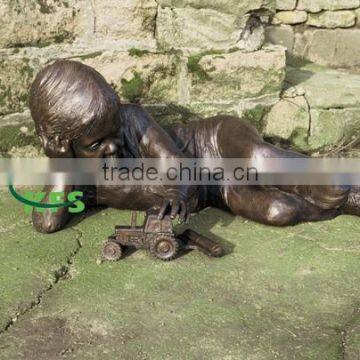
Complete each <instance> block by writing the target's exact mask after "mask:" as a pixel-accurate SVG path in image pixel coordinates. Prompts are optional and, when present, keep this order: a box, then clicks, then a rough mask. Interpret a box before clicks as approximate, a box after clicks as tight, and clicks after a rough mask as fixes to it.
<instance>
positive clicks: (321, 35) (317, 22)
mask: <svg viewBox="0 0 360 360" xmlns="http://www.w3.org/2000/svg"><path fill="white" fill-rule="evenodd" d="M276 8H277V10H276V14H275V15H274V16H273V17H272V21H271V26H269V27H268V28H267V34H266V36H267V40H268V41H269V42H271V43H275V44H281V45H283V46H286V47H287V49H288V52H289V54H292V55H294V56H296V57H300V58H304V59H307V60H310V61H312V62H315V63H317V64H321V65H326V66H331V67H338V68H339V67H340V68H355V70H358V69H360V0H277V3H276Z"/></svg>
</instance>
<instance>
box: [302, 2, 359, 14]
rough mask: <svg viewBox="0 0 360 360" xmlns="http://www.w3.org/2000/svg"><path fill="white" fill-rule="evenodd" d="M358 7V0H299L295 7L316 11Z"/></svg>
mask: <svg viewBox="0 0 360 360" xmlns="http://www.w3.org/2000/svg"><path fill="white" fill-rule="evenodd" d="M358 7H360V0H299V2H298V5H297V8H298V9H299V10H306V11H309V12H313V13H317V12H320V11H321V10H346V9H356V8H358Z"/></svg>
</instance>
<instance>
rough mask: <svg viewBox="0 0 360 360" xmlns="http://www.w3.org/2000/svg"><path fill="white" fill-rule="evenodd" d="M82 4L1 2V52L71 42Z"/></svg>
mask: <svg viewBox="0 0 360 360" xmlns="http://www.w3.org/2000/svg"><path fill="white" fill-rule="evenodd" d="M84 4H85V2H84V1H83V0H80V1H75V0H67V1H65V0H64V1H58V0H48V1H37V0H18V1H13V0H1V1H0V48H7V47H16V46H29V45H34V46H39V45H41V46H43V45H46V44H48V43H51V42H55V43H60V42H63V41H71V40H73V39H74V37H75V35H76V19H77V17H78V15H79V12H80V11H81V9H83V5H84Z"/></svg>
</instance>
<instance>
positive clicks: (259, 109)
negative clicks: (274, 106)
mask: <svg viewBox="0 0 360 360" xmlns="http://www.w3.org/2000/svg"><path fill="white" fill-rule="evenodd" d="M268 111H269V107H267V106H264V105H257V106H255V107H254V108H253V109H249V110H246V111H245V113H244V116H243V117H244V119H246V120H247V121H249V122H250V123H251V124H252V125H254V126H255V127H256V128H257V129H258V130H259V131H261V130H262V126H263V123H262V119H263V118H264V116H265V115H266V113H267V112H268Z"/></svg>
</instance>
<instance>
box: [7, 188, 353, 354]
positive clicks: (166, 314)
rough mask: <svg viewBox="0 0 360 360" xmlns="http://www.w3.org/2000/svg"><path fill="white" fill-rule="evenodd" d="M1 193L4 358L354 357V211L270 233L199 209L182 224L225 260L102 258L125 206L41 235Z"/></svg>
mask: <svg viewBox="0 0 360 360" xmlns="http://www.w3.org/2000/svg"><path fill="white" fill-rule="evenodd" d="M0 196H1V203H0V214H1V216H0V239H1V240H0V259H1V266H2V268H1V272H0V359H1V360H8V359H29V360H32V359H100V358H101V359H115V358H116V359H327V360H328V359H359V358H360V312H359V308H360V300H359V298H360V297H359V295H360V287H359V284H360V262H359V256H360V239H359V230H360V221H359V219H358V218H356V217H351V216H342V217H339V218H337V219H335V220H333V221H329V222H322V223H316V224H302V225H299V226H295V227H290V228H283V229H277V228H272V227H266V226H263V225H259V224H255V223H252V222H248V221H245V220H244V219H242V218H239V217H233V216H231V215H229V214H227V213H224V212H222V211H219V210H216V209H206V210H205V211H203V212H202V213H200V214H199V215H197V216H195V217H194V218H193V220H192V221H191V224H190V227H192V228H194V229H196V230H197V231H199V232H201V233H204V234H207V235H209V236H211V237H212V238H215V239H217V240H219V241H220V242H221V243H222V244H223V245H224V246H225V247H226V252H227V254H226V255H225V256H224V257H222V258H220V259H211V258H207V257H206V256H205V255H203V254H201V253H198V252H195V251H194V252H190V253H186V254H183V256H181V257H180V258H178V259H176V260H175V261H173V262H170V263H163V262H160V261H157V260H154V259H153V258H152V257H151V256H150V254H148V253H147V252H145V251H136V252H132V253H127V256H126V257H125V258H124V259H123V260H121V261H119V262H117V263H101V264H100V263H99V262H98V261H97V260H98V259H99V254H100V249H101V244H102V242H103V241H104V239H105V238H106V237H107V236H108V235H109V234H110V233H112V231H113V227H114V225H115V224H120V223H129V220H130V218H129V213H128V212H124V211H117V210H110V209H106V210H102V211H99V212H96V213H93V214H91V216H88V217H87V218H85V219H83V220H82V221H80V222H74V223H73V224H72V226H70V227H69V228H68V229H66V230H64V231H61V232H59V233H56V234H53V235H41V234H37V233H35V232H34V231H33V229H32V227H31V223H30V221H29V217H28V216H26V215H24V213H23V211H22V209H21V204H18V203H16V202H15V201H13V200H12V199H10V198H9V196H8V195H7V193H6V192H3V191H1V192H0Z"/></svg>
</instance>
